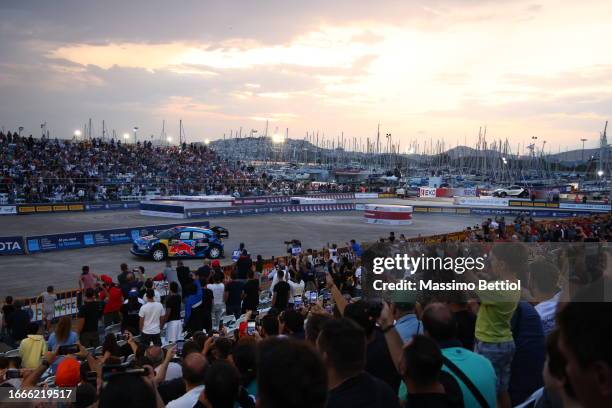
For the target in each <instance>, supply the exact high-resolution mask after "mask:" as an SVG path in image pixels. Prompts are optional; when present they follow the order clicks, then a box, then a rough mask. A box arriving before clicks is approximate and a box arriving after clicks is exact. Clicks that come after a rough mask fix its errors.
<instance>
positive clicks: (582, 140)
mask: <svg viewBox="0 0 612 408" xmlns="http://www.w3.org/2000/svg"><path fill="white" fill-rule="evenodd" d="M580 141H581V142H582V160H581V161H582V162H583V163H584V142H586V141H587V139H580Z"/></svg>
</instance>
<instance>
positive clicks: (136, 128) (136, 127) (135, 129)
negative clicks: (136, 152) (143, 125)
mask: <svg viewBox="0 0 612 408" xmlns="http://www.w3.org/2000/svg"><path fill="white" fill-rule="evenodd" d="M132 131H134V144H136V132H138V126H134V128H133V129H132Z"/></svg>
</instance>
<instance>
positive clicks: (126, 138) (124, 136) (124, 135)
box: [123, 132, 130, 142]
mask: <svg viewBox="0 0 612 408" xmlns="http://www.w3.org/2000/svg"><path fill="white" fill-rule="evenodd" d="M123 138H124V139H125V141H126V142H127V140H128V139H129V138H130V134H129V133H127V132H125V133H124V134H123Z"/></svg>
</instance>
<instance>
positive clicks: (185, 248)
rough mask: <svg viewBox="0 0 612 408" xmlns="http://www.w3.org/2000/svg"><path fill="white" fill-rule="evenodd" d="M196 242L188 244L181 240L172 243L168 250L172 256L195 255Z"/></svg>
mask: <svg viewBox="0 0 612 408" xmlns="http://www.w3.org/2000/svg"><path fill="white" fill-rule="evenodd" d="M194 249H195V243H190V244H187V243H185V242H179V243H176V244H171V245H170V250H169V251H168V252H169V254H170V255H171V256H195V251H194Z"/></svg>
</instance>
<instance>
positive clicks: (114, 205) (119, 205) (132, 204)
mask: <svg viewBox="0 0 612 408" xmlns="http://www.w3.org/2000/svg"><path fill="white" fill-rule="evenodd" d="M139 205H140V202H139V201H121V202H111V203H85V211H109V210H132V209H135V208H138V206H139Z"/></svg>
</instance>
